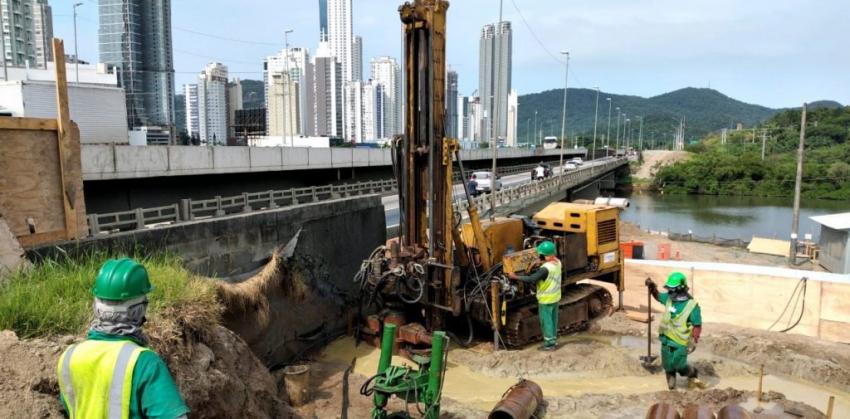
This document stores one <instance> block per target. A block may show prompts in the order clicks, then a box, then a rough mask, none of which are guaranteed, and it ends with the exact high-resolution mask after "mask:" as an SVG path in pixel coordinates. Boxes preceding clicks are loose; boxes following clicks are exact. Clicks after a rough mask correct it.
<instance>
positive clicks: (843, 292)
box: [820, 282, 850, 330]
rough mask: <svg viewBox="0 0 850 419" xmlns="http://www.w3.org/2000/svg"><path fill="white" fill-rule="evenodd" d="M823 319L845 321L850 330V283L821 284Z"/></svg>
mask: <svg viewBox="0 0 850 419" xmlns="http://www.w3.org/2000/svg"><path fill="white" fill-rule="evenodd" d="M821 289H822V292H821V311H820V313H821V314H820V316H821V319H824V320H831V321H837V322H843V323H844V324H845V327H847V328H848V330H850V285H848V284H834V283H830V282H824V283H822V284H821Z"/></svg>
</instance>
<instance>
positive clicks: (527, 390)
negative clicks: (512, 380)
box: [488, 379, 543, 419]
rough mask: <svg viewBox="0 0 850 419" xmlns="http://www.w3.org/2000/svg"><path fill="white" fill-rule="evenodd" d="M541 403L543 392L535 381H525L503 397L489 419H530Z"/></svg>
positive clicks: (517, 384) (515, 385) (510, 389)
mask: <svg viewBox="0 0 850 419" xmlns="http://www.w3.org/2000/svg"><path fill="white" fill-rule="evenodd" d="M541 403H543V390H542V389H541V388H540V386H539V385H537V383H535V382H534V381H529V380H525V379H523V380H520V381H519V382H518V383H516V384H514V385H513V386H512V387H511V388H509V389H508V391H506V392H505V394H503V395H502V400H500V401H499V403H496V407H494V408H493V410H492V411H491V412H490V416H488V419H529V418H531V415H533V414H534V412H536V411H537V407H538V406H540V404H541Z"/></svg>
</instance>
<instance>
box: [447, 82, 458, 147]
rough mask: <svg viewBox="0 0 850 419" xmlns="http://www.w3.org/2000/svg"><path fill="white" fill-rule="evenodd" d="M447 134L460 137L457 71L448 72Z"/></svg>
mask: <svg viewBox="0 0 850 419" xmlns="http://www.w3.org/2000/svg"><path fill="white" fill-rule="evenodd" d="M446 135H448V136H449V137H452V138H458V136H459V135H458V116H457V72H456V71H452V70H449V71H448V72H446Z"/></svg>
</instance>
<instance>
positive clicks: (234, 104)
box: [227, 77, 242, 139]
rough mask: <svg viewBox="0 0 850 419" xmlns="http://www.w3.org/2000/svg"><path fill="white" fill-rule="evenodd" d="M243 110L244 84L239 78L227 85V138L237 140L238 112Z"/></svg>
mask: <svg viewBox="0 0 850 419" xmlns="http://www.w3.org/2000/svg"><path fill="white" fill-rule="evenodd" d="M239 110H242V82H241V81H240V80H239V78H238V77H237V78H235V79H233V81H232V82H230V83H228V84H227V138H228V139H231V138H235V137H236V132H235V131H234V128H233V127H234V126H235V125H236V111H239Z"/></svg>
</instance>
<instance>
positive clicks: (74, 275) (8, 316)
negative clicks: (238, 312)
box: [0, 254, 218, 338]
mask: <svg viewBox="0 0 850 419" xmlns="http://www.w3.org/2000/svg"><path fill="white" fill-rule="evenodd" d="M106 259H108V256H107V255H105V254H95V255H92V256H88V257H84V258H82V259H81V260H73V259H71V258H62V259H61V260H46V261H43V262H41V263H39V264H37V265H35V266H33V267H32V268H30V269H29V270H26V271H20V272H17V273H16V274H14V275H12V276H10V277H9V278H7V279H4V280H3V281H0V330H5V329H11V330H13V331H14V332H15V333H17V334H18V336H20V337H23V338H29V337H36V336H46V335H62V334H79V333H82V332H83V331H84V330H85V329H86V328H87V327H88V324H89V322H90V321H91V317H92V301H93V300H92V298H93V297H92V294H91V287H92V285H93V284H94V278H95V276H96V275H97V272H98V270H99V269H100V266H101V265H102V264H103V262H104V261H105V260H106ZM137 259H138V260H139V261H140V262H141V263H142V264H144V265H145V267H146V268H147V270H148V274H149V275H150V278H151V281H152V282H153V285H154V287H155V288H154V291H153V292H152V293H151V295H150V296H149V298H150V306H149V308H148V317H150V318H152V319H154V322H155V323H156V317H157V315H158V314H160V313H167V312H174V311H175V308H181V307H185V306H189V305H196V304H198V303H200V304H202V305H205V306H208V307H212V309H211V310H213V311H215V310H216V308H215V307H217V306H218V303H217V300H216V298H217V297H216V294H215V290H214V288H213V286H212V285H211V284H210V283H209V282H206V281H203V280H201V279H200V278H199V277H196V276H194V275H193V274H191V273H190V272H188V271H187V270H186V269H185V268H183V266H182V264H181V262H180V259H179V258H177V257H174V256H155V257H147V258H144V257H142V258H137ZM178 312H179V311H178Z"/></svg>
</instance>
